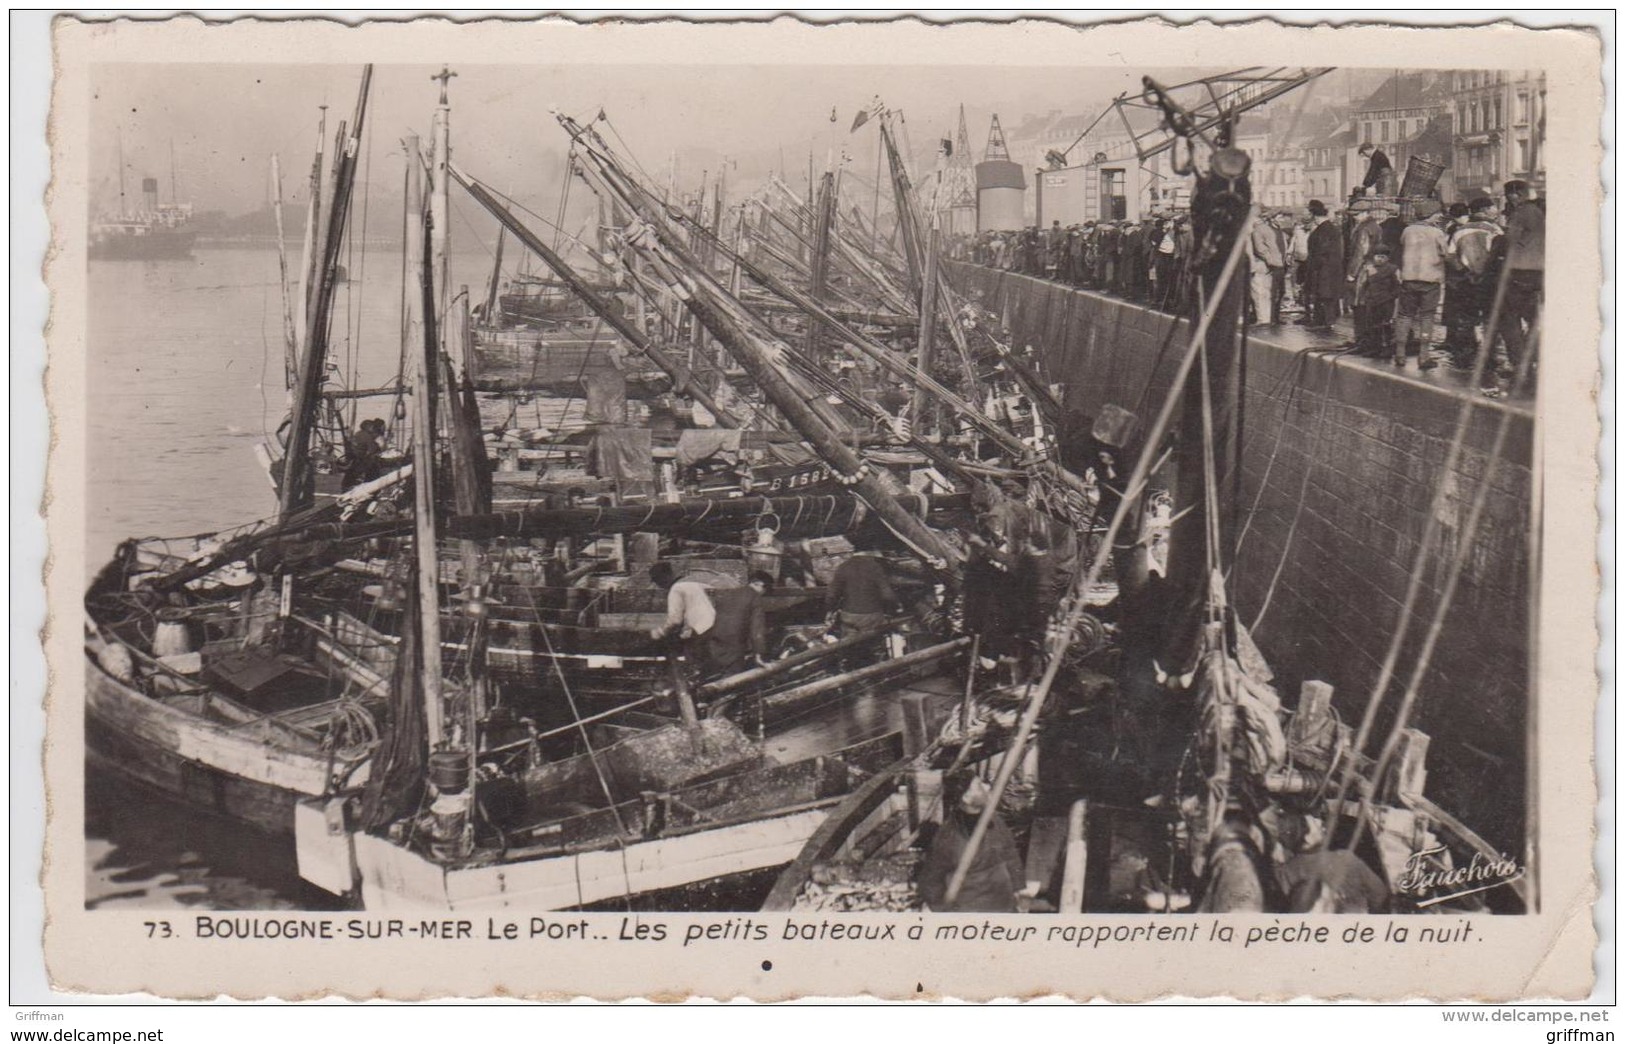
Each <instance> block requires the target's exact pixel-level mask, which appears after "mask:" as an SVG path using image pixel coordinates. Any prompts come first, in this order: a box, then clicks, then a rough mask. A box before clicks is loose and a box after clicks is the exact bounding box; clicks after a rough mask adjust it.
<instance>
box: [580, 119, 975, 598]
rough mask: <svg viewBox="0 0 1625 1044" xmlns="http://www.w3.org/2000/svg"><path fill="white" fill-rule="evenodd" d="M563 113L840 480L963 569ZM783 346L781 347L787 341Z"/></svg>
mask: <svg viewBox="0 0 1625 1044" xmlns="http://www.w3.org/2000/svg"><path fill="white" fill-rule="evenodd" d="M558 120H559V122H560V124H561V125H563V126H564V128H565V130H566V131H568V132H569V134H570V136H571V138H573V139H574V140H575V141H576V142H577V144H578V145H579V146H581V147H583V150H584V154H585V155H586V156H587V157H590V158H591V160H592V161H593V164H592V165H589V164H586V163H584V164H583V168H582V169H583V170H584V171H586V172H587V174H588V179H589V181H591V182H593V183H594V184H595V187H597V188H599V189H600V190H602V191H608V192H613V193H615V194H616V195H617V196H618V197H620V200H621V202H623V203H624V204H625V205H626V206H627V207H628V208H629V209H630V210H631V212H632V213H633V214H635V215H636V216H638V217H641V218H642V219H643V220H644V221H645V222H646V223H647V225H648V228H649V229H650V231H652V232H653V238H654V240H655V242H654V243H651V242H650V241H649V239H648V237H642V240H641V242H639V241H635V242H634V246H635V247H636V248H637V249H639V250H640V251H642V252H644V253H646V254H647V255H648V256H649V257H650V258H651V260H652V261H655V262H658V263H657V264H656V265H655V267H656V271H657V272H660V274H661V278H662V280H663V281H665V282H667V283H668V284H669V285H671V286H672V287H673V288H674V290H676V291H677V292H678V294H679V295H680V296H681V298H682V300H683V303H684V304H685V305H686V306H687V307H688V310H689V312H690V313H691V314H692V315H693V316H694V317H695V318H697V319H698V320H699V321H700V322H701V323H703V324H704V325H705V326H706V328H707V329H709V330H710V331H711V334H712V336H714V337H716V339H717V340H718V341H719V342H721V344H722V345H723V347H725V348H726V349H727V350H728V353H729V354H730V355H732V356H733V357H734V358H735V359H736V360H738V362H739V363H740V365H742V366H743V367H744V368H745V369H746V371H747V372H749V373H750V375H751V377H752V378H753V379H754V380H755V381H756V385H757V387H759V388H760V389H761V390H762V392H763V394H764V395H766V396H767V398H768V399H769V400H770V401H771V402H772V403H773V405H774V406H776V407H778V409H779V411H780V412H781V413H782V414H784V416H785V418H786V419H787V420H788V421H789V422H790V423H791V425H793V426H794V427H795V429H796V430H797V431H798V432H799V433H800V434H801V435H802V437H803V438H805V439H806V440H807V441H808V442H809V443H810V444H811V445H812V447H813V449H814V451H815V452H817V453H818V455H819V456H820V457H822V458H823V459H824V460H825V461H826V462H828V463H829V465H830V466H831V467H832V468H833V469H834V470H835V471H836V472H837V473H839V475H840V476H841V481H842V482H843V483H845V484H847V485H850V486H852V487H853V488H854V489H855V490H856V491H857V492H858V493H859V494H860V495H861V496H862V497H863V498H864V500H865V501H866V502H867V503H868V504H869V505H870V506H871V507H872V508H873V509H874V512H875V514H877V515H879V516H880V518H881V519H882V520H883V521H884V522H885V524H886V526H887V527H888V528H889V529H891V530H892V531H893V532H894V533H896V534H897V535H898V536H899V537H901V538H902V539H903V540H905V541H906V542H907V543H909V544H910V545H912V547H913V548H914V550H915V551H916V552H917V553H918V554H919V555H920V556H921V557H922V558H924V559H926V561H927V564H928V565H930V566H931V567H932V568H933V569H938V570H943V571H947V572H951V573H957V572H958V568H959V563H960V562H961V560H962V555H961V553H960V552H959V551H958V549H957V548H954V547H952V546H951V545H949V544H948V543H947V542H946V541H944V540H943V539H942V538H941V537H940V536H939V535H938V534H937V533H936V532H934V531H933V530H931V529H930V528H929V527H927V526H926V525H925V524H924V523H923V522H921V521H920V520H919V518H917V517H916V516H914V515H912V514H910V513H909V512H908V511H907V510H906V509H905V508H903V506H902V505H901V504H899V503H898V502H897V499H896V498H895V497H894V496H893V495H892V494H891V492H890V491H889V490H888V489H887V488H886V486H885V485H884V484H883V483H882V482H881V481H880V480H879V479H878V478H877V477H876V475H875V473H874V470H873V469H872V468H871V467H870V466H869V465H868V464H867V463H865V462H864V461H863V460H862V459H861V458H860V457H859V456H858V455H857V453H856V452H855V451H854V450H853V449H852V448H851V447H850V446H848V445H846V443H844V442H842V441H841V437H840V434H839V432H838V431H836V430H835V428H834V427H833V426H832V425H831V424H829V423H828V422H826V421H825V419H824V417H823V416H822V415H820V413H819V412H818V410H817V408H816V405H815V404H818V403H819V400H818V399H817V398H816V397H811V398H810V397H809V396H807V395H806V394H804V393H803V392H802V391H800V390H798V389H797V388H796V386H795V385H794V384H793V383H792V382H791V381H790V380H789V378H788V376H787V374H786V372H785V370H784V368H783V363H782V362H781V361H780V359H779V358H777V357H776V355H775V352H774V351H773V348H774V345H773V344H772V343H771V342H767V341H765V340H764V339H763V338H762V337H761V335H760V334H759V333H758V332H757V331H754V330H751V329H747V325H748V321H749V320H750V319H751V316H750V313H749V312H748V311H745V310H744V309H742V308H740V307H739V306H738V303H737V302H735V301H733V300H732V299H731V298H729V297H727V295H726V292H725V291H723V290H722V288H721V287H720V285H718V284H717V283H716V281H715V279H714V278H713V277H712V276H711V274H710V273H708V272H706V271H705V270H704V269H702V268H700V267H699V266H698V265H696V264H695V263H694V261H693V260H692V258H690V257H687V256H686V255H685V254H684V252H683V250H682V247H681V243H680V242H679V237H678V236H677V235H675V234H674V232H673V229H672V227H671V225H670V224H669V223H668V221H667V220H666V219H665V218H664V216H663V215H661V214H660V213H659V212H658V210H657V208H656V207H655V206H652V205H651V200H650V199H648V198H646V195H645V193H644V192H643V190H642V189H641V188H640V187H639V186H638V185H637V184H636V182H634V181H632V180H631V179H630V178H629V177H628V176H626V175H625V174H624V173H623V172H622V171H621V170H620V169H619V168H618V167H617V166H616V165H615V163H614V160H613V159H612V158H611V157H610V156H609V155H608V146H607V145H605V144H604V143H603V140H602V139H601V138H598V137H597V136H596V134H594V133H593V132H592V131H591V129H590V128H584V127H582V126H581V125H580V124H578V123H576V122H575V121H574V120H572V119H570V118H569V117H568V116H565V115H562V114H560V115H559V116H558ZM589 135H591V137H590V138H589ZM593 165H596V166H597V168H598V169H597V170H596V172H595V171H593V170H592V169H591V168H592V166H593ZM663 253H664V254H667V255H669V256H670V258H672V259H675V260H676V261H677V262H678V263H679V264H680V265H681V266H682V268H683V270H684V271H683V272H682V274H681V275H679V274H678V273H676V272H669V273H668V272H667V271H662V269H665V268H666V265H667V261H666V258H664V257H662V256H661V255H662V254H663ZM758 325H760V324H759V323H758ZM777 347H778V350H779V351H783V346H782V345H780V346H777Z"/></svg>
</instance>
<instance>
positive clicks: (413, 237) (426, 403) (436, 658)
mask: <svg viewBox="0 0 1625 1044" xmlns="http://www.w3.org/2000/svg"><path fill="white" fill-rule="evenodd" d="M406 170H407V178H406V210H407V222H406V257H407V261H408V264H409V265H410V267H411V268H412V270H413V271H416V272H417V273H418V285H417V290H418V292H417V293H409V294H407V295H406V300H407V314H406V321H405V323H404V325H405V327H406V331H407V338H408V342H407V347H408V348H409V349H410V351H411V355H412V391H413V394H414V397H415V401H414V403H413V406H414V408H413V410H412V466H413V468H414V469H415V471H416V474H415V475H414V476H413V480H412V503H413V508H414V511H415V514H414V518H415V520H416V523H415V526H414V539H413V550H414V551H415V552H416V554H417V570H416V571H417V585H418V611H419V620H418V626H419V627H420V628H421V640H420V641H419V642H418V655H419V657H420V659H421V668H422V679H421V680H422V685H423V699H424V707H425V710H426V712H427V713H426V714H425V715H424V717H425V719H426V720H427V722H428V739H429V749H430V750H438V749H439V748H440V747H441V746H442V744H443V743H444V741H445V719H444V711H445V708H444V706H443V705H442V702H441V688H442V679H441V673H440V551H439V547H438V544H437V542H436V537H435V530H436V526H435V507H434V472H435V459H434V425H435V421H434V415H435V387H434V386H435V379H434V366H435V355H436V352H435V347H434V341H433V338H432V336H431V331H430V329H429V319H430V318H431V317H430V316H429V315H428V314H427V310H428V306H429V303H430V302H431V301H433V300H434V296H433V294H434V287H433V286H432V285H431V283H430V280H431V278H432V276H431V274H430V267H429V257H428V255H427V253H426V252H425V251H424V243H423V157H422V155H421V154H420V153H419V150H418V139H417V136H416V135H412V136H410V137H408V138H407V139H406Z"/></svg>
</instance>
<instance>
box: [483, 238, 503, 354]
mask: <svg viewBox="0 0 1625 1044" xmlns="http://www.w3.org/2000/svg"><path fill="white" fill-rule="evenodd" d="M507 239H508V230H507V229H506V228H504V227H503V226H501V225H498V226H497V250H496V257H495V259H494V260H493V261H492V262H491V287H490V289H489V290H487V291H486V293H485V316H484V319H485V325H487V326H489V327H492V328H493V329H494V328H496V327H498V326H501V325H502V324H501V322H500V321H499V320H500V318H501V317H500V315H499V314H498V309H499V308H500V307H501V297H502V293H501V291H502V247H503V244H505V243H506V242H507Z"/></svg>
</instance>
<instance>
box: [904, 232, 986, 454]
mask: <svg viewBox="0 0 1625 1044" xmlns="http://www.w3.org/2000/svg"><path fill="white" fill-rule="evenodd" d="M937 237H938V229H937V216H936V214H934V213H933V214H932V215H931V234H930V236H929V238H928V239H927V240H926V246H925V288H924V289H923V290H921V291H920V340H919V345H918V347H917V348H916V349H915V356H914V365H915V367H917V368H918V370H919V372H920V373H922V374H926V375H929V374H930V373H931V350H932V349H933V348H934V347H935V346H936V339H937ZM973 387H974V386H973ZM925 391H926V389H925V387H924V386H923V385H922V384H920V383H919V382H918V381H916V382H915V384H914V395H913V396H912V397H911V398H910V399H909V403H908V422H909V430H910V431H919V430H920V409H921V407H923V406H924V405H925Z"/></svg>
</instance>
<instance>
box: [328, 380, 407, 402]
mask: <svg viewBox="0 0 1625 1044" xmlns="http://www.w3.org/2000/svg"><path fill="white" fill-rule="evenodd" d="M410 394H412V389H411V388H403V387H401V386H400V385H398V384H392V385H389V386H387V387H383V388H326V389H323V391H322V398H324V399H334V400H339V399H380V398H383V397H385V396H390V397H394V396H396V395H410Z"/></svg>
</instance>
